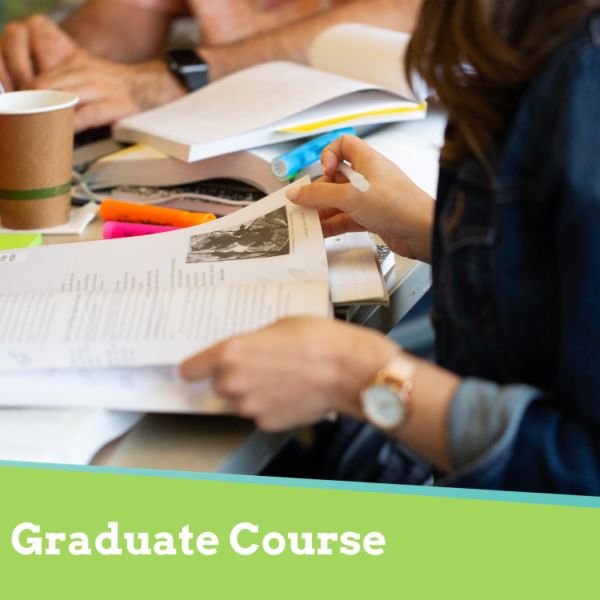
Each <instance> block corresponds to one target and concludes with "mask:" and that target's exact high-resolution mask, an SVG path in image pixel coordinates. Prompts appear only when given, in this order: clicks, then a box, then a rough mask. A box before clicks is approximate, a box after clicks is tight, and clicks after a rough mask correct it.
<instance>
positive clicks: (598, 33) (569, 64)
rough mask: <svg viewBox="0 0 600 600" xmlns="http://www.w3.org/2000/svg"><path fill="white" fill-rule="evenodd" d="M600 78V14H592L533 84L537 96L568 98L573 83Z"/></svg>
mask: <svg viewBox="0 0 600 600" xmlns="http://www.w3.org/2000/svg"><path fill="white" fill-rule="evenodd" d="M599 80H600V14H597V15H595V16H592V17H590V18H589V19H588V20H587V21H586V22H585V24H583V25H582V26H581V27H580V28H579V29H578V31H576V32H575V33H574V34H573V35H572V36H571V37H570V38H569V39H568V40H567V41H565V42H564V43H563V44H562V46H561V47H560V48H558V50H557V51H556V52H555V54H554V56H553V57H552V59H551V60H550V62H549V64H548V65H547V66H546V68H545V69H544V71H543V72H542V73H541V74H540V76H539V77H538V78H537V80H536V81H535V82H534V85H533V86H532V88H533V89H532V92H533V95H536V94H537V95H538V96H541V98H540V97H538V98H537V100H542V101H543V100H544V98H543V97H544V96H545V98H546V99H548V100H550V99H552V103H553V104H555V105H556V104H557V100H559V99H560V98H561V96H562V98H563V99H564V100H567V99H568V97H569V96H570V93H571V91H572V90H573V88H574V87H578V86H581V85H584V86H585V84H586V83H587V82H590V81H596V82H597V81H599Z"/></svg>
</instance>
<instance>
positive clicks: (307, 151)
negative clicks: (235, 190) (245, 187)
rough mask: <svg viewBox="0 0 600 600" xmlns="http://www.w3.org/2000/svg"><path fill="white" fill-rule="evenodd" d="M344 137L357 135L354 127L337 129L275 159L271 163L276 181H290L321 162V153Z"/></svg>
mask: <svg viewBox="0 0 600 600" xmlns="http://www.w3.org/2000/svg"><path fill="white" fill-rule="evenodd" d="M343 135H356V131H355V130H354V128H353V127H345V128H344V129H337V130H336V131H332V132H331V133H326V134H325V135H322V136H320V137H318V138H315V139H314V140H311V141H310V142H307V143H306V144H302V146H298V147H297V148H294V150H292V151H290V152H288V153H287V154H283V155H282V156H279V157H278V158H276V159H274V160H273V162H271V172H272V173H273V175H274V176H275V179H277V180H278V181H281V182H284V181H289V180H290V179H292V177H293V176H294V175H295V174H296V173H298V171H301V170H302V169H304V167H308V165H312V164H313V163H314V162H316V161H317V160H319V158H320V157H321V152H323V150H325V148H327V146H329V144H331V143H332V142H334V141H335V140H337V139H338V138H339V137H342V136H343Z"/></svg>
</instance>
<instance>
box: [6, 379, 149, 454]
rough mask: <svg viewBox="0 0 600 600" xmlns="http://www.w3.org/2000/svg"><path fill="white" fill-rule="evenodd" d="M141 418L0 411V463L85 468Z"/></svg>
mask: <svg viewBox="0 0 600 600" xmlns="http://www.w3.org/2000/svg"><path fill="white" fill-rule="evenodd" d="M39 391H40V393H43V391H42V390H39ZM82 393H83V390H82ZM142 417H143V414H142V413H128V412H109V411H106V410H60V409H47V410H39V409H38V410H34V409H15V408H4V409H0V460H8V461H25V462H46V463H61V464H82V465H86V464H89V463H90V462H91V460H92V458H94V456H95V455H96V454H97V452H98V451H99V450H100V449H101V448H102V447H104V446H105V445H106V444H108V443H109V442H111V441H113V440H115V439H117V438H118V437H120V436H122V435H123V434H124V433H126V432H127V431H129V429H131V428H132V427H133V426H134V425H135V424H136V423H138V422H139V421H140V419H141V418H142Z"/></svg>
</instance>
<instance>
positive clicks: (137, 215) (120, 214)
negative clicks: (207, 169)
mask: <svg viewBox="0 0 600 600" xmlns="http://www.w3.org/2000/svg"><path fill="white" fill-rule="evenodd" d="M100 216H101V217H102V218H103V219H104V220H105V221H121V222H124V223H140V224H142V225H162V226H166V227H193V226H194V225H202V224H203V223H208V222H209V221H214V220H215V219H216V218H217V217H215V215H213V214H211V213H193V212H188V211H186V210H176V209H174V208H163V207H162V206H147V205H145V204H135V203H133V202H119V201H118V200H104V201H103V202H102V204H101V205H100Z"/></svg>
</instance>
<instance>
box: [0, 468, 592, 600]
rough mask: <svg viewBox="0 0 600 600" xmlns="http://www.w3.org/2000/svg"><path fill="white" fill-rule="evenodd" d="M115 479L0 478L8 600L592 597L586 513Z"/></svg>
mask: <svg viewBox="0 0 600 600" xmlns="http://www.w3.org/2000/svg"><path fill="white" fill-rule="evenodd" d="M123 473H125V471H123V472H122V473H121V472H119V473H113V472H110V470H109V469H99V468H98V469H93V468H78V469H75V470H73V471H70V470H52V469H37V468H16V467H12V466H10V467H8V466H4V467H0V489H2V500H1V506H2V513H1V514H2V516H1V518H0V565H1V573H2V581H1V583H0V585H1V586H2V587H1V589H2V597H3V598H7V599H8V598H61V599H65V598H85V599H89V598H111V599H112V598H131V599H138V598H165V599H176V598H232V599H233V598H240V599H243V598H285V599H288V598H302V599H303V600H306V599H308V598H331V599H332V600H333V599H338V598H410V599H412V598H432V599H446V598H457V599H458V598H460V599H461V600H463V599H465V598H477V599H481V598H485V599H488V598H503V599H504V598H511V599H512V598H544V599H546V598H583V597H589V596H591V595H595V590H596V575H594V573H596V568H597V560H596V556H595V551H594V548H595V545H596V541H597V540H598V539H600V509H599V508H595V507H594V506H595V505H594V504H593V503H594V502H596V501H595V500H592V501H591V503H590V502H588V504H589V507H587V506H586V502H587V500H585V499H584V501H583V502H581V504H582V506H563V505H560V504H556V505H554V504H552V502H554V498H553V497H551V496H547V497H543V496H539V497H530V496H527V495H519V494H506V495H503V494H496V495H493V496H489V497H490V498H494V499H483V498H485V496H486V494H485V493H483V494H482V493H481V492H474V493H472V494H471V493H469V492H467V493H463V492H455V491H452V490H449V491H445V490H437V489H432V488H428V489H427V488H403V487H401V486H377V485H363V486H360V485H357V486H353V485H352V484H335V483H331V484H330V483H327V482H302V481H293V480H289V481H288V480H268V479H261V478H243V477H233V476H231V477H226V476H210V475H201V474H177V473H162V472H138V473H136V474H134V475H129V474H123ZM141 475H146V476H141ZM336 487H337V488H340V489H334V488H336ZM469 495H472V496H473V499H469ZM460 496H464V497H460ZM520 499H522V500H523V501H522V502H521V501H519V500H520ZM538 501H539V502H541V503H537V502H538ZM557 502H560V498H558V500H557ZM566 502H567V503H570V501H569V500H567V501H566ZM577 502H578V501H577V500H575V504H577Z"/></svg>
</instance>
